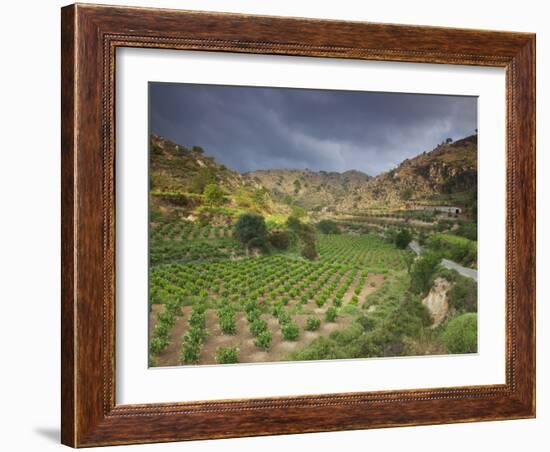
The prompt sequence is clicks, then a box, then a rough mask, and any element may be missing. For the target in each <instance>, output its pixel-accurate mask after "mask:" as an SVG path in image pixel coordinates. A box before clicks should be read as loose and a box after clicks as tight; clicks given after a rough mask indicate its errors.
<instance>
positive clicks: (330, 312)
mask: <svg viewBox="0 0 550 452" xmlns="http://www.w3.org/2000/svg"><path fill="white" fill-rule="evenodd" d="M337 316H338V310H337V309H336V308H335V307H334V306H331V307H330V308H328V309H327V311H326V312H325V320H326V321H327V322H334V321H335V320H336V317H337Z"/></svg>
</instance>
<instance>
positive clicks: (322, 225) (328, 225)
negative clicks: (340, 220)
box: [317, 220, 340, 234]
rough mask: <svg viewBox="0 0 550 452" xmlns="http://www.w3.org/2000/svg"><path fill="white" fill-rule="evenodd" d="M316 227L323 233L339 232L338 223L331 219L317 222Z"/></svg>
mask: <svg viewBox="0 0 550 452" xmlns="http://www.w3.org/2000/svg"><path fill="white" fill-rule="evenodd" d="M317 229H319V231H321V232H322V233H323V234H340V229H339V228H338V225H337V224H336V223H335V222H334V221H332V220H321V221H319V223H317Z"/></svg>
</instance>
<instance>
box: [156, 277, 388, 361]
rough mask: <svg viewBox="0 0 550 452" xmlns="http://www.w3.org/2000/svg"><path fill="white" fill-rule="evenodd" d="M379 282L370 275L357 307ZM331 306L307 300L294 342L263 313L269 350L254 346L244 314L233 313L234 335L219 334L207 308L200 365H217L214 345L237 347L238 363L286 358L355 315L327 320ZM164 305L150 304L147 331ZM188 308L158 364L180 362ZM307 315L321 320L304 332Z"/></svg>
mask: <svg viewBox="0 0 550 452" xmlns="http://www.w3.org/2000/svg"><path fill="white" fill-rule="evenodd" d="M344 278H345V276H344ZM359 279H360V276H359V275H358V276H357V277H356V278H355V280H354V282H353V283H352V285H351V286H350V287H349V289H348V290H347V291H346V294H345V295H344V299H343V301H344V304H346V303H348V302H349V300H350V299H351V297H352V296H353V294H354V293H355V292H354V290H355V287H356V285H357V283H358V282H359ZM373 281H374V282H375V284H376V286H375V287H371V282H373ZM382 282H383V276H382V275H375V274H369V276H368V277H367V280H366V282H365V285H364V286H363V288H362V289H361V292H360V294H359V307H360V306H361V304H362V303H363V302H364V299H365V297H366V296H367V295H368V294H369V293H371V292H373V291H375V290H376V289H377V288H378V287H380V285H381V284H382ZM296 304H297V300H291V301H290V302H289V304H288V305H287V309H291V308H292V307H293V306H294V305H296ZM330 306H332V299H331V298H329V300H328V301H327V302H326V303H325V304H324V305H323V306H321V307H318V306H317V305H316V304H315V302H314V301H313V300H309V301H308V302H307V303H305V304H304V305H302V306H301V308H300V309H299V313H297V314H295V315H294V316H293V320H294V321H295V322H296V323H297V324H298V326H299V327H300V335H299V336H298V339H297V340H296V341H286V340H284V338H283V335H282V333H281V328H280V326H279V323H278V321H277V319H276V318H274V317H273V316H271V315H269V314H263V315H262V318H263V319H264V320H266V321H267V323H268V328H269V330H270V331H271V334H272V338H273V339H272V342H271V347H270V348H269V350H268V351H263V350H261V349H260V348H258V347H256V346H255V345H254V336H252V334H251V333H250V330H249V323H248V321H247V320H246V317H245V315H244V313H242V312H238V313H237V314H236V316H235V317H236V326H237V328H236V334H235V335H225V334H222V332H221V330H220V328H219V325H218V317H217V314H216V311H215V310H213V309H209V310H207V315H206V329H207V331H208V336H207V337H206V339H205V341H204V344H203V347H202V350H201V355H200V359H199V364H216V350H217V348H218V347H233V346H237V347H239V362H241V363H251V362H271V361H283V360H286V359H288V357H289V355H290V354H291V353H292V352H295V351H298V350H300V349H302V348H303V347H305V346H306V345H308V344H309V343H311V342H312V341H313V340H315V339H316V338H318V337H320V336H327V335H329V334H330V333H331V332H332V331H335V330H338V329H342V328H345V327H346V326H348V325H350V324H351V323H352V322H353V320H354V316H353V315H348V314H343V315H339V316H338V317H337V318H336V320H335V321H334V322H327V321H326V320H325V312H326V310H327V309H328V308H329V307H330ZM163 308H164V306H163V305H153V311H152V313H151V315H150V330H152V327H153V325H154V323H155V322H156V316H157V313H158V312H159V311H160V310H161V309H163ZM190 311H191V307H190V306H186V307H184V308H183V316H181V317H178V319H177V321H176V324H175V325H174V327H173V329H172V331H171V333H170V345H169V346H168V347H167V348H166V349H165V350H164V351H163V352H162V353H160V354H159V355H158V356H157V357H156V358H155V362H156V365H157V366H177V365H180V364H181V363H180V362H179V354H180V349H181V337H182V336H183V334H184V333H185V330H186V328H187V320H188V318H189V314H190ZM310 315H317V316H318V317H319V318H320V319H321V326H320V328H319V329H318V330H317V331H305V329H304V326H305V324H306V321H307V318H308V317H309V316H310Z"/></svg>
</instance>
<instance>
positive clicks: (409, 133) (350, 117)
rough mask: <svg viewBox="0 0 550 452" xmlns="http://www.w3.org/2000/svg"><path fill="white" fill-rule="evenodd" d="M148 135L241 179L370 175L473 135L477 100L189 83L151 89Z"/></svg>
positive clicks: (153, 86)
mask: <svg viewBox="0 0 550 452" xmlns="http://www.w3.org/2000/svg"><path fill="white" fill-rule="evenodd" d="M149 90H150V91H149V101H150V115H151V116H150V131H151V132H152V133H156V134H159V135H162V136H163V137H165V138H168V139H170V140H173V141H175V142H177V143H179V144H181V145H184V146H193V145H198V146H201V147H203V148H204V150H205V153H206V154H207V155H211V156H213V157H215V158H216V160H217V161H219V162H221V163H224V164H225V165H226V166H228V167H230V168H233V169H236V170H238V171H241V172H246V171H253V170H257V169H278V168H309V169H312V170H325V171H339V172H342V171H346V170H349V169H356V170H360V171H364V172H365V173H368V174H370V175H376V174H379V173H380V172H383V171H387V170H389V169H391V168H392V167H394V166H395V165H397V164H399V163H400V162H401V161H403V160H404V159H405V158H410V157H413V156H415V155H417V154H419V153H421V152H423V151H428V150H431V149H432V148H433V147H434V146H435V145H436V144H438V143H440V142H441V141H443V140H445V139H446V138H448V137H450V138H453V139H459V138H462V137H465V136H468V135H471V134H472V133H474V130H475V129H476V128H477V100H476V98H475V97H460V96H439V95H437V96H436V95H421V94H396V93H366V92H356V91H332V90H304V89H290V88H253V87H237V86H214V85H192V84H168V83H151V84H150V85H149Z"/></svg>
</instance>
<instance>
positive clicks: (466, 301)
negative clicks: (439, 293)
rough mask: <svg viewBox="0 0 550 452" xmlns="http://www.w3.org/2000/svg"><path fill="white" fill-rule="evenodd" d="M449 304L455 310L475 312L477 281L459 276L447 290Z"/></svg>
mask: <svg viewBox="0 0 550 452" xmlns="http://www.w3.org/2000/svg"><path fill="white" fill-rule="evenodd" d="M447 299H448V300H449V305H450V306H451V307H452V308H454V309H456V311H457V312H477V283H476V282H475V281H473V280H471V279H470V278H465V277H463V276H459V277H457V278H456V282H455V283H454V285H453V287H451V289H450V290H449V292H447Z"/></svg>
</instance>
